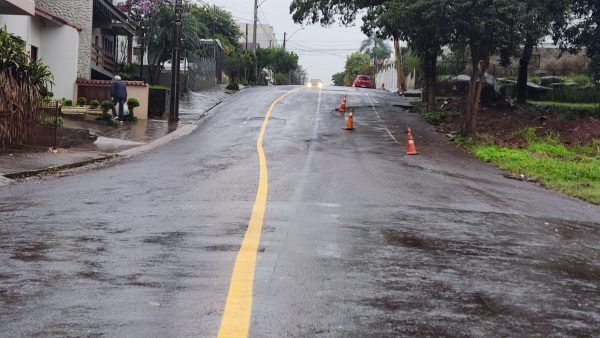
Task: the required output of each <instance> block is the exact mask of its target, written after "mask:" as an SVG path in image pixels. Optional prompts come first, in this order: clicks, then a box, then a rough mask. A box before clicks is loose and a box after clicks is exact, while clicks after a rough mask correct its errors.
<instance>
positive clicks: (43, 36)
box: [0, 8, 80, 99]
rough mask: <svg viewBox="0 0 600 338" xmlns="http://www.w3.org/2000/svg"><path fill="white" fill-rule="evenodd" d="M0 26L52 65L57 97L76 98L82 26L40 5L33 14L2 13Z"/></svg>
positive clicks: (31, 53) (33, 57)
mask: <svg viewBox="0 0 600 338" xmlns="http://www.w3.org/2000/svg"><path fill="white" fill-rule="evenodd" d="M0 25H2V26H3V25H6V27H7V29H8V31H9V32H10V33H12V34H14V35H16V36H18V37H20V38H21V39H23V40H24V41H25V43H26V46H27V47H26V48H27V52H28V53H29V55H30V56H31V58H32V59H33V60H42V61H43V62H44V63H45V64H46V65H47V66H48V67H49V68H50V71H51V72H52V74H53V75H54V85H53V86H52V88H51V91H52V92H53V93H54V97H55V98H63V97H65V98H69V99H72V98H74V97H75V80H76V79H77V60H78V44H79V31H80V28H79V27H77V26H76V25H73V24H70V23H68V22H66V21H64V20H62V19H60V18H57V17H56V16H54V15H52V14H50V13H48V12H46V11H44V10H42V9H40V8H36V9H35V10H34V14H33V15H30V14H29V12H27V15H0Z"/></svg>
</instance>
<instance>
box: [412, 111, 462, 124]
mask: <svg viewBox="0 0 600 338" xmlns="http://www.w3.org/2000/svg"><path fill="white" fill-rule="evenodd" d="M457 115H459V114H458V113H455V112H453V111H443V110H441V109H436V108H431V109H427V110H424V111H422V112H421V117H422V118H423V120H425V122H427V123H431V124H433V125H439V124H440V123H442V122H445V121H446V119H448V118H450V117H454V116H457Z"/></svg>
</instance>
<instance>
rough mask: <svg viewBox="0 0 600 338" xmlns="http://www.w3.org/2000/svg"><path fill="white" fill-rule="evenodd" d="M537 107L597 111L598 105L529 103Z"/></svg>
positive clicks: (550, 102)
mask: <svg viewBox="0 0 600 338" xmlns="http://www.w3.org/2000/svg"><path fill="white" fill-rule="evenodd" d="M529 103H531V104H535V105H537V106H550V107H559V108H577V109H589V110H594V109H598V107H599V104H598V103H571V102H553V101H529Z"/></svg>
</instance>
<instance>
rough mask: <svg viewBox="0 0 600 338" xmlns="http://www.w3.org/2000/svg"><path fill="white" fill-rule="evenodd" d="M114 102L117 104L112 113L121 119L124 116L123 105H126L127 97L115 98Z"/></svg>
mask: <svg viewBox="0 0 600 338" xmlns="http://www.w3.org/2000/svg"><path fill="white" fill-rule="evenodd" d="M113 103H114V104H115V105H114V107H113V109H112V114H113V116H114V117H117V116H118V117H119V119H122V118H123V109H124V108H123V107H124V106H125V99H119V98H114V99H113ZM117 105H119V115H117Z"/></svg>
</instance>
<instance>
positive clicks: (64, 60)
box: [40, 25, 79, 100]
mask: <svg viewBox="0 0 600 338" xmlns="http://www.w3.org/2000/svg"><path fill="white" fill-rule="evenodd" d="M42 36H43V40H42V45H41V46H40V59H41V60H42V61H43V62H44V63H45V64H46V65H48V66H49V67H50V69H51V70H52V74H54V86H53V87H52V92H53V93H54V98H55V99H61V98H63V97H65V98H67V99H73V100H74V99H75V95H76V93H75V80H76V79H77V61H78V60H79V31H77V29H75V28H73V27H71V26H58V25H53V26H50V25H47V26H46V27H45V28H44V30H43V34H42Z"/></svg>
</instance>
